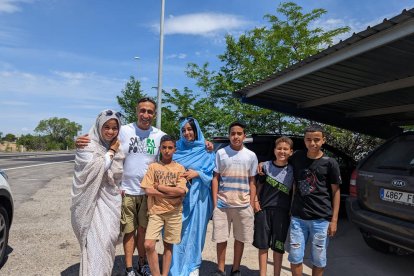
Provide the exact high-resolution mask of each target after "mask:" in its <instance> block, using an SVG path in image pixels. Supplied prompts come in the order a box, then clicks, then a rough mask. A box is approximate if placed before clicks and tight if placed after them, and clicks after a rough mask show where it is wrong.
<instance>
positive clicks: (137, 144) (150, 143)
mask: <svg viewBox="0 0 414 276" xmlns="http://www.w3.org/2000/svg"><path fill="white" fill-rule="evenodd" d="M129 141H130V143H129V147H128V153H131V152H133V153H147V154H155V141H154V139H152V138H145V139H142V140H141V139H140V138H139V137H131V138H130V139H129Z"/></svg>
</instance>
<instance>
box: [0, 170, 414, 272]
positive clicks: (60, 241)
mask: <svg viewBox="0 0 414 276" xmlns="http://www.w3.org/2000/svg"><path fill="white" fill-rule="evenodd" d="M35 168H36V167H31V168H27V169H22V170H21V171H20V170H10V171H9V178H10V182H11V184H12V189H13V192H14V194H15V197H16V198H18V200H19V202H20V203H19V204H18V205H17V206H16V209H15V218H14V222H13V225H12V229H11V232H10V239H9V250H8V259H7V261H6V263H5V264H4V266H3V267H2V268H1V270H0V275H78V270H79V245H78V243H77V240H76V238H75V236H74V234H73V232H72V228H71V224H70V211H69V207H70V189H71V175H72V170H73V164H72V163H55V164H53V165H49V166H41V168H42V169H41V170H39V169H35ZM34 175H36V177H37V179H38V180H36V181H38V182H39V183H40V184H38V185H35V186H34V187H32V186H33V185H32V182H36V181H35V180H30V179H34ZM39 179H41V180H39ZM13 183H19V184H18V185H17V186H16V185H14V184H13ZM30 187H31V188H30ZM27 189H28V190H30V192H29V193H27V192H26V191H27ZM158 252H159V253H161V252H162V247H161V246H160V245H159V246H158ZM269 255H270V256H271V255H272V254H269ZM232 258H233V250H232V243H231V242H230V243H229V246H228V250H227V258H226V264H227V266H226V268H227V271H229V270H230V267H231V262H232ZM203 259H204V261H203V264H202V266H201V270H200V275H210V274H211V272H213V271H214V270H215V268H216V265H215V263H216V250H215V244H214V243H212V242H211V223H210V225H209V226H208V232H207V239H206V245H205V249H204V252H203ZM123 261H124V259H123V250H122V245H121V244H120V245H118V247H117V253H116V259H115V265H114V270H113V273H112V275H124V273H123V271H124V265H123ZM135 261H136V259H135ZM413 263H414V256H413V255H411V256H396V255H390V254H382V253H379V252H376V251H374V250H372V249H370V248H369V247H367V246H366V245H365V243H364V241H363V240H362V237H361V235H360V233H359V231H358V230H357V229H356V228H355V226H354V225H352V224H350V223H349V222H348V221H347V220H346V219H341V220H340V221H339V226H338V233H337V235H336V236H335V238H333V239H331V240H330V245H329V250H328V266H327V268H326V273H325V275H335V276H338V275H339V276H345V275H346V276H348V275H355V276H356V275H358V276H359V275H376V276H389V275H413V265H412V264H413ZM304 264H305V270H304V272H305V273H304V275H311V270H310V262H309V254H307V256H306V258H305V261H304ZM241 271H242V274H243V275H258V274H259V273H258V260H257V250H256V249H255V248H254V247H253V246H251V245H246V246H245V252H244V255H243V259H242V268H241ZM272 271H273V266H272V261H271V259H269V262H268V275H272ZM282 275H291V273H290V271H289V263H288V262H287V254H285V257H284V262H283V271H282Z"/></svg>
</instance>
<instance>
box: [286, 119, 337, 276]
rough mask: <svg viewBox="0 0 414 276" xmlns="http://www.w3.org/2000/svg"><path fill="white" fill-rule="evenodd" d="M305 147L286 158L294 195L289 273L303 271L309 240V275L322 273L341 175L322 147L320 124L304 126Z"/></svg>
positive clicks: (323, 136) (334, 217) (333, 227)
mask: <svg viewBox="0 0 414 276" xmlns="http://www.w3.org/2000/svg"><path fill="white" fill-rule="evenodd" d="M304 141H305V145H306V149H307V151H297V152H295V153H294V154H293V156H292V157H291V158H290V159H289V163H290V164H291V165H292V166H293V172H294V179H295V195H294V198H293V204H292V210H291V213H292V219H291V223H290V251H289V257H288V260H289V262H290V263H291V270H292V275H294V276H296V275H302V270H303V267H302V262H303V256H304V252H305V246H306V243H307V241H308V240H310V245H311V246H312V248H311V261H312V264H313V267H312V275H323V272H324V268H325V266H326V250H327V245H328V235H329V236H331V237H332V236H334V235H335V233H336V229H337V221H338V211H339V203H340V192H339V185H340V184H341V182H342V181H341V176H340V172H339V166H338V163H337V162H336V160H335V159H333V158H331V157H327V156H325V155H324V153H323V151H322V150H321V147H322V145H323V144H324V143H325V134H324V130H323V128H322V127H321V126H320V125H311V126H309V127H307V128H306V129H305V138H304Z"/></svg>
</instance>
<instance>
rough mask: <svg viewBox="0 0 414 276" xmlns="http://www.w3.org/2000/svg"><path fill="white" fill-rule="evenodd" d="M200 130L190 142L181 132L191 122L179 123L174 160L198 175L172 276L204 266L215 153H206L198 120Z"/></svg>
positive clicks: (190, 186)
mask: <svg viewBox="0 0 414 276" xmlns="http://www.w3.org/2000/svg"><path fill="white" fill-rule="evenodd" d="M193 120H194V123H195V125H196V128H197V140H196V141H187V140H186V139H185V138H184V136H183V134H182V132H181V129H182V128H183V126H184V125H185V124H186V123H187V122H188V119H185V120H184V121H183V122H181V124H180V132H181V135H180V139H179V140H178V141H177V151H176V153H175V154H174V160H175V161H177V162H178V163H180V164H181V165H183V166H184V167H185V168H186V169H192V170H195V171H197V172H198V174H199V176H198V177H196V178H193V179H192V183H191V184H189V183H187V188H188V192H187V194H186V196H185V198H184V201H183V228H182V232H181V242H180V243H179V244H175V245H174V247H173V256H172V262H171V268H170V272H169V275H170V276H178V275H183V276H188V275H189V274H190V273H191V272H192V271H194V270H195V269H197V268H199V267H200V265H201V261H202V260H201V253H202V251H203V247H204V242H205V239H206V231H207V224H208V221H209V220H210V217H211V215H212V212H213V199H212V196H211V180H212V178H213V169H214V162H215V154H214V153H213V152H207V150H206V148H205V141H204V135H203V133H202V132H201V129H200V126H199V124H198V122H197V120H195V119H193Z"/></svg>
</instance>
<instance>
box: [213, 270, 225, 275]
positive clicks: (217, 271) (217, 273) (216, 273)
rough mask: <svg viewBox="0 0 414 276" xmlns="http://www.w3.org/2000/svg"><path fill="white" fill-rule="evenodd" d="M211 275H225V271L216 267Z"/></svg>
mask: <svg viewBox="0 0 414 276" xmlns="http://www.w3.org/2000/svg"><path fill="white" fill-rule="evenodd" d="M213 276H226V272H223V271H221V270H218V269H217V270H216V272H214V274H213Z"/></svg>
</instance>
